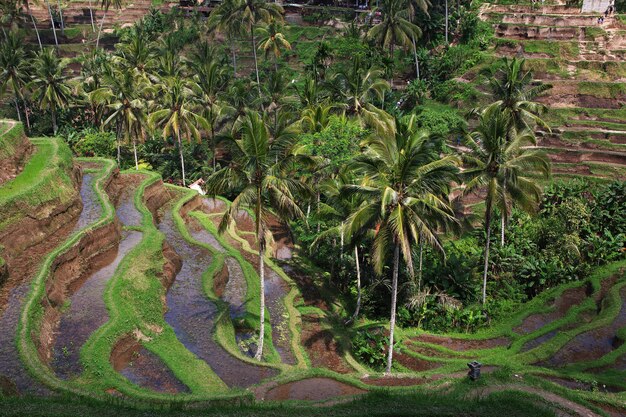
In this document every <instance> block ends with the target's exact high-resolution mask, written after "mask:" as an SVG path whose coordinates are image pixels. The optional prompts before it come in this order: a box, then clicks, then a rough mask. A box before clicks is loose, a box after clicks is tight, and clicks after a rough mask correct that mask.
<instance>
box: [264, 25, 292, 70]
mask: <svg viewBox="0 0 626 417" xmlns="http://www.w3.org/2000/svg"><path fill="white" fill-rule="evenodd" d="M281 29H282V28H281V25H280V23H279V22H277V21H275V20H272V21H271V22H270V24H269V25H267V26H266V27H260V28H259V32H260V33H259V34H260V36H261V39H260V40H259V49H261V50H263V51H264V52H265V59H267V57H268V55H270V54H272V55H273V59H274V72H278V58H280V55H281V54H282V50H283V49H287V50H291V44H290V43H289V41H288V40H287V38H285V35H283V34H282V33H281V32H280V30H281Z"/></svg>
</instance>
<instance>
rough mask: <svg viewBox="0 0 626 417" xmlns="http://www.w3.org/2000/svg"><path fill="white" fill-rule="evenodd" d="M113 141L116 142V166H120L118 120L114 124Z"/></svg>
mask: <svg viewBox="0 0 626 417" xmlns="http://www.w3.org/2000/svg"><path fill="white" fill-rule="evenodd" d="M115 139H116V141H117V166H118V168H119V167H120V166H121V155H120V154H121V152H120V122H119V120H118V121H117V122H116V124H115Z"/></svg>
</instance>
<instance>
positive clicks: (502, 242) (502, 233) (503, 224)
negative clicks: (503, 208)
mask: <svg viewBox="0 0 626 417" xmlns="http://www.w3.org/2000/svg"><path fill="white" fill-rule="evenodd" d="M504 226H505V221H504V213H502V216H501V224H500V227H501V230H500V246H504Z"/></svg>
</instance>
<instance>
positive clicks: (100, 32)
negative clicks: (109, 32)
mask: <svg viewBox="0 0 626 417" xmlns="http://www.w3.org/2000/svg"><path fill="white" fill-rule="evenodd" d="M106 17H107V9H104V13H103V14H102V20H100V27H99V28H98V37H97V38H96V49H98V46H100V36H101V35H102V26H104V19H106Z"/></svg>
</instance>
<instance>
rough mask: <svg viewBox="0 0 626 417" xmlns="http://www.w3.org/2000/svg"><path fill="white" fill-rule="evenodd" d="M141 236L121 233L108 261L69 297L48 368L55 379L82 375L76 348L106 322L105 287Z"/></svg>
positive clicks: (137, 233) (133, 233)
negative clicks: (49, 367) (110, 259)
mask: <svg viewBox="0 0 626 417" xmlns="http://www.w3.org/2000/svg"><path fill="white" fill-rule="evenodd" d="M141 237H142V234H141V233H140V232H135V231H125V232H124V234H123V237H122V241H121V242H120V245H119V249H118V250H117V253H116V254H115V255H114V257H113V260H112V262H110V263H108V265H106V266H104V267H103V268H101V269H98V270H97V271H95V272H94V273H93V274H91V275H90V276H89V277H87V278H86V279H85V281H84V283H83V284H82V285H81V286H80V288H78V289H77V290H76V292H74V294H72V295H71V296H70V299H69V300H70V304H69V309H68V310H67V311H66V312H65V313H64V314H63V315H62V316H61V321H60V325H59V329H58V331H57V333H56V339H55V344H54V348H53V352H52V363H51V365H52V368H53V369H54V371H55V372H56V374H57V375H58V376H59V377H61V378H65V379H67V378H71V377H73V376H78V375H79V374H80V373H81V372H82V365H81V363H80V349H81V348H82V346H83V345H84V344H85V342H86V341H87V339H89V336H90V335H91V334H92V333H93V332H94V331H96V330H97V329H98V328H99V327H100V326H102V325H104V324H105V323H106V322H107V321H108V319H109V315H108V313H107V309H106V305H105V304H104V299H103V297H104V291H105V289H106V285H107V283H108V281H109V279H111V278H112V277H113V274H114V273H115V270H116V269H117V267H118V266H119V264H120V263H121V262H122V259H124V257H125V256H126V255H127V254H128V253H129V252H130V251H131V250H132V249H133V248H134V247H135V246H136V245H137V244H139V242H140V241H141Z"/></svg>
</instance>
